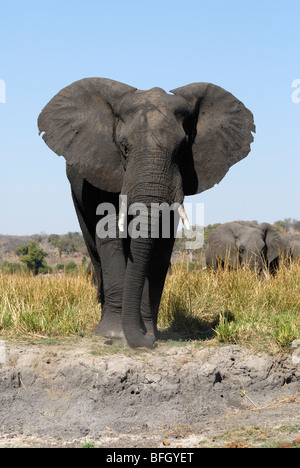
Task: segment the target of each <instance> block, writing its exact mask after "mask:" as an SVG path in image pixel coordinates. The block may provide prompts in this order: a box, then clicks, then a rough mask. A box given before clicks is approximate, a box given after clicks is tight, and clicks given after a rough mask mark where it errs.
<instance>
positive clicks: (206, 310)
mask: <svg viewBox="0 0 300 468" xmlns="http://www.w3.org/2000/svg"><path fill="white" fill-rule="evenodd" d="M159 325H160V327H162V328H169V329H170V328H171V330H174V331H177V332H179V331H181V332H182V331H183V330H186V332H190V333H199V332H200V337H201V335H202V336H203V337H205V336H207V337H209V336H210V335H211V333H210V332H211V330H213V331H214V334H215V337H216V338H217V339H218V340H219V341H221V342H232V343H242V344H249V345H255V346H256V347H260V348H266V349H268V350H271V348H272V349H273V348H274V349H276V348H278V347H280V348H283V347H286V346H288V345H290V343H291V342H292V341H293V340H294V339H296V338H300V265H299V264H296V263H294V264H291V265H290V266H289V267H287V266H285V265H282V266H281V268H280V270H279V271H278V273H277V274H276V276H274V277H273V276H270V277H267V278H265V277H259V276H258V275H257V273H256V272H255V271H251V270H250V269H247V268H245V269H239V270H237V271H229V270H228V269H225V270H222V269H220V270H218V271H217V272H216V273H214V272H212V271H208V270H193V271H191V272H187V271H186V269H185V268H184V267H183V266H175V268H174V269H173V274H172V275H171V276H169V277H168V278H167V281H166V285H165V289H164V293H163V298H162V304H161V314H160V317H159Z"/></svg>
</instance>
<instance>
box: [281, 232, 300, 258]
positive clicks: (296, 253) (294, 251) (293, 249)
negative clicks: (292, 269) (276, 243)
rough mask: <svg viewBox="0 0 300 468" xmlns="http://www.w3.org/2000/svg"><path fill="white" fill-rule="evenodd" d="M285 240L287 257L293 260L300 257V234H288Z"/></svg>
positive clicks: (284, 237)
mask: <svg viewBox="0 0 300 468" xmlns="http://www.w3.org/2000/svg"><path fill="white" fill-rule="evenodd" d="M283 241H284V255H285V258H286V259H287V260H292V261H296V260H297V259H300V235H293V234H287V235H285V236H283Z"/></svg>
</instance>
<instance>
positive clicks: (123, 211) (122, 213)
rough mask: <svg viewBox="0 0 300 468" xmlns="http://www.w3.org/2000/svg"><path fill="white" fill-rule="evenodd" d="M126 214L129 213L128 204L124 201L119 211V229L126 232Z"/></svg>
mask: <svg viewBox="0 0 300 468" xmlns="http://www.w3.org/2000/svg"><path fill="white" fill-rule="evenodd" d="M126 214H127V206H126V203H124V202H123V201H122V204H121V209H120V213H119V222H118V226H119V230H120V231H121V232H124V226H125V219H126Z"/></svg>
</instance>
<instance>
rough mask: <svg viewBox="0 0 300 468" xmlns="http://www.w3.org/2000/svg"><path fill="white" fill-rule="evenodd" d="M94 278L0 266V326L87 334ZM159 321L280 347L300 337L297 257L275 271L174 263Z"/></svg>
mask: <svg viewBox="0 0 300 468" xmlns="http://www.w3.org/2000/svg"><path fill="white" fill-rule="evenodd" d="M99 315H100V309H99V305H98V304H97V299H96V291H95V288H94V286H93V284H92V283H91V282H90V281H89V280H87V279H86V277H85V276H84V275H78V276H67V275H64V276H46V277H43V276H38V277H33V276H30V275H22V274H14V275H10V274H6V273H0V332H1V334H2V335H3V334H6V335H7V334H9V335H13V336H16V335H18V334H23V335H26V334H36V335H42V336H47V337H49V336H70V335H79V336H82V335H84V334H86V333H89V332H91V331H92V330H93V328H94V327H95V326H96V324H97V323H98V320H99ZM159 327H160V328H161V329H163V330H166V329H168V330H171V331H173V332H180V333H181V334H183V335H184V334H186V335H190V336H193V334H194V336H198V337H199V338H200V339H207V338H211V337H214V338H216V339H217V340H218V341H220V342H226V343H228V342H230V343H239V344H248V345H251V346H255V347H257V348H259V349H266V350H269V351H276V350H278V349H280V348H285V347H287V346H289V345H290V343H291V342H292V341H293V340H294V339H297V338H300V264H296V263H294V264H292V265H290V266H289V267H285V266H282V267H281V268H280V270H279V272H278V274H277V275H276V276H275V277H269V278H264V279H261V278H259V277H258V276H257V274H256V273H255V272H253V271H249V270H247V269H245V270H240V271H227V270H220V271H218V272H217V273H213V272H211V271H208V270H200V269H195V270H193V271H191V272H187V268H186V266H185V265H175V266H174V267H173V273H172V275H169V276H168V277H167V279H166V284H165V289H164V293H163V297H162V302H161V308H160V314H159Z"/></svg>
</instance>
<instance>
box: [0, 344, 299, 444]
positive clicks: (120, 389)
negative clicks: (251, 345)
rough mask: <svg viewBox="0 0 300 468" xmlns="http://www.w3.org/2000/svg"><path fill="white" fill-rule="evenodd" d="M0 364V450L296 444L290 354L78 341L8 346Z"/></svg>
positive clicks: (295, 379)
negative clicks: (241, 438)
mask: <svg viewBox="0 0 300 468" xmlns="http://www.w3.org/2000/svg"><path fill="white" fill-rule="evenodd" d="M1 356H2V359H1V360H0V361H1V362H0V447H7V446H13V447H80V446H83V445H84V444H87V443H90V444H91V445H92V446H95V447H119V448H121V447H163V446H166V445H167V446H170V447H201V446H223V445H224V444H225V443H226V441H227V442H228V440H229V439H230V437H229V436H228V437H227V439H228V440H227V439H226V437H224V434H225V433H227V434H231V437H232V434H233V433H234V432H235V434H236V438H238V435H237V432H236V431H238V430H241V428H243V430H248V432H249V431H250V430H251V429H252V430H254V429H253V428H256V430H259V431H260V432H264V433H267V434H270V433H271V432H272V434H275V433H276V430H280V429H281V428H283V427H285V428H291V429H290V430H289V431H286V433H285V435H284V440H285V441H290V440H292V439H293V438H294V439H297V438H299V437H300V411H299V409H300V398H299V395H300V394H299V390H300V363H299V362H298V361H300V360H297V359H295V358H293V355H292V354H285V355H280V356H279V355H277V356H269V355H267V354H262V353H260V354H254V353H251V352H250V351H248V350H246V349H243V348H241V347H239V346H223V347H215V346H199V344H197V343H196V344H195V343H186V344H184V345H183V346H181V347H179V346H175V345H170V344H160V345H159V346H158V347H157V348H156V349H155V350H152V351H133V350H129V349H127V348H126V347H125V346H124V345H123V346H119V347H116V346H115V345H111V343H110V342H104V341H101V340H98V339H97V340H95V339H82V340H80V341H76V342H70V343H64V344H59V345H53V344H52V345H45V344H24V343H23V344H22V343H9V342H6V343H5V353H3V347H2V354H1ZM281 436H282V434H280V437H281ZM274 437H275V435H274ZM276 437H277V438H279V434H277V435H276ZM230 440H231V439H230ZM253 443H256V445H257V441H256V442H254V441H251V444H253Z"/></svg>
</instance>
